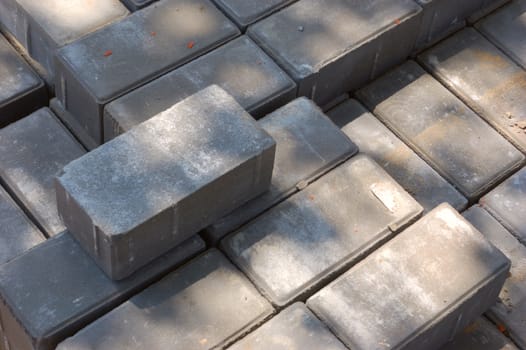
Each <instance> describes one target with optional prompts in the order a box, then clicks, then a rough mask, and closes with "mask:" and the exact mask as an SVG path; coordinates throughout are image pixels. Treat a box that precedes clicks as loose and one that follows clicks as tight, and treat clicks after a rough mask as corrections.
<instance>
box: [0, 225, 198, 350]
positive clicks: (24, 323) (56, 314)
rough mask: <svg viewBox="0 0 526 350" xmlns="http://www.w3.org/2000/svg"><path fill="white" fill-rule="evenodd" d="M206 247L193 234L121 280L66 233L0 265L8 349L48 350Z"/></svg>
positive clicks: (2, 317)
mask: <svg viewBox="0 0 526 350" xmlns="http://www.w3.org/2000/svg"><path fill="white" fill-rule="evenodd" d="M203 249H204V242H203V241H202V240H201V239H200V238H199V237H198V236H194V237H192V238H191V239H189V240H187V241H185V242H184V243H183V244H181V245H180V246H178V247H176V248H174V249H173V250H171V251H170V252H169V253H167V254H165V255H164V256H162V257H160V258H159V259H157V260H155V261H154V262H153V263H151V264H149V265H148V266H146V267H144V268H143V269H141V270H139V271H137V273H135V274H134V275H132V276H130V277H129V278H127V279H125V280H122V281H120V282H115V281H112V280H110V279H109V278H108V277H107V276H106V275H105V274H104V273H103V272H102V271H101V270H100V269H99V268H98V267H97V265H96V264H95V263H94V262H93V260H92V259H91V258H90V257H89V256H88V255H87V254H86V253H85V252H84V250H83V249H82V248H81V247H80V246H79V245H78V244H77V242H76V241H75V240H74V239H73V238H72V236H71V235H70V234H69V233H68V232H67V231H66V232H65V233H62V234H60V235H57V236H55V237H53V238H51V239H49V240H47V241H46V242H45V243H43V244H41V245H39V246H38V247H35V248H34V249H32V250H30V251H28V252H27V253H26V254H24V255H21V256H19V257H18V258H16V259H14V260H11V261H10V262H9V263H7V264H4V265H2V266H0V320H1V323H2V325H3V328H4V329H5V335H6V336H7V338H8V341H9V343H10V349H13V350H14V349H16V350H30V349H35V350H51V349H54V348H55V346H56V345H57V343H58V342H60V341H62V340H63V339H65V338H67V337H69V336H72V335H73V334H74V333H75V332H77V331H78V330H80V329H81V328H83V327H84V326H85V325H87V324H88V323H90V322H92V321H94V320H96V319H97V318H98V317H100V316H101V315H103V314H105V313H106V312H108V311H110V310H111V309H113V308H115V307H117V306H118V305H119V304H121V303H122V302H124V301H125V300H127V299H129V298H130V297H131V296H132V295H134V294H136V293H137V292H139V291H141V290H142V289H144V288H145V287H146V286H148V285H149V284H151V283H152V282H154V281H156V280H157V279H158V278H160V277H161V276H163V275H165V274H166V273H168V272H169V271H171V270H173V268H174V267H175V266H177V265H180V264H182V263H183V262H184V261H186V260H188V259H189V258H190V257H192V256H194V255H195V254H197V253H198V252H200V251H202V250H203Z"/></svg>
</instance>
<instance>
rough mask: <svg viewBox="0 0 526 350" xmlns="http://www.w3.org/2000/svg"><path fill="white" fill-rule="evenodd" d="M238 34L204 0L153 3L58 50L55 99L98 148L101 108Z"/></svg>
mask: <svg viewBox="0 0 526 350" xmlns="http://www.w3.org/2000/svg"><path fill="white" fill-rule="evenodd" d="M238 35H239V30H238V29H237V27H236V26H235V25H234V24H233V23H231V22H230V21H229V20H228V19H227V18H226V17H225V16H224V15H223V14H222V13H221V12H220V11H219V10H218V9H217V8H216V7H215V6H214V5H213V4H212V3H210V1H209V0H163V1H160V2H157V3H155V4H152V5H151V6H148V7H147V8H144V9H143V10H141V11H137V12H135V13H133V14H131V15H130V16H128V17H127V18H125V19H123V20H121V21H119V22H116V23H114V24H112V25H110V26H107V27H105V28H103V29H101V30H99V31H97V32H95V33H93V34H91V35H88V36H86V37H84V38H83V39H80V40H77V41H76V42H74V43H72V44H69V45H67V46H65V47H63V48H62V49H60V50H59V51H58V53H57V73H56V84H55V85H56V95H57V98H58V99H59V100H60V102H61V103H62V106H64V109H65V110H67V111H69V112H70V113H71V115H73V116H74V117H76V118H77V119H78V123H79V124H80V126H82V128H83V129H84V131H85V132H87V133H88V135H90V136H91V137H92V138H93V140H94V141H95V142H96V143H98V144H101V143H102V142H103V140H104V136H103V130H102V123H103V109H104V105H105V104H107V103H109V102H111V101H112V100H114V99H116V98H117V97H120V96H122V95H124V94H126V93H128V92H130V91H131V90H133V89H135V88H138V87H140V86H141V85H144V84H146V83H148V82H149V81H151V80H153V79H155V78H158V77H159V76H161V75H163V74H165V73H167V72H169V71H170V70H172V69H175V68H177V67H179V66H181V65H183V64H185V63H187V62H189V61H191V60H193V59H194V58H196V57H198V56H200V55H202V54H204V53H206V52H208V51H211V50H212V49H214V48H216V47H217V46H220V45H222V44H223V43H225V42H227V41H228V40H230V39H232V38H234V37H236V36H238ZM130 67H133V68H130Z"/></svg>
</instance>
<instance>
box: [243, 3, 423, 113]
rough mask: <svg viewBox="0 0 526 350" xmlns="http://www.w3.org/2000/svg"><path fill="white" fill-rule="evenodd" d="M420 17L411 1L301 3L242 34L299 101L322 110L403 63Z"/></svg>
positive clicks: (418, 10) (414, 38)
mask: <svg viewBox="0 0 526 350" xmlns="http://www.w3.org/2000/svg"><path fill="white" fill-rule="evenodd" d="M420 11H421V8H420V7H419V6H418V5H416V3H415V2H414V1H410V0H394V1H360V0H335V1H331V2H330V5H329V3H328V2H327V1H325V0H301V1H298V2H296V3H294V4H292V5H290V6H289V7H287V8H285V9H283V10H281V11H279V12H277V13H275V14H273V15H272V16H270V17H268V18H266V19H264V20H262V21H260V22H258V23H256V24H254V25H253V26H251V27H250V28H249V29H248V31H247V33H248V34H249V35H250V36H251V37H252V38H253V39H254V40H255V41H256V42H257V43H258V44H259V45H260V46H261V47H262V48H263V49H264V50H265V51H267V52H268V53H269V54H270V56H271V57H273V58H274V59H275V60H276V62H278V64H280V66H282V67H284V69H285V70H286V71H287V72H288V73H289V74H290V75H291V76H292V77H293V79H294V80H295V81H296V82H297V83H298V89H299V90H298V92H299V95H300V96H308V97H310V98H311V99H313V100H314V101H315V102H316V103H318V104H319V105H324V104H326V103H328V102H330V101H331V100H332V99H334V98H335V97H337V96H339V95H341V94H343V93H345V92H348V91H350V90H353V89H356V88H358V87H359V86H361V85H362V84H363V83H365V82H367V81H368V80H370V79H372V78H374V77H375V76H377V75H378V74H380V73H381V72H383V71H385V69H387V68H389V67H391V66H393V65H395V64H398V63H400V62H401V61H403V60H404V59H405V58H406V57H407V56H408V55H409V53H410V52H411V51H412V49H413V46H414V43H415V41H416V35H417V33H418V28H419V22H420ZM320 14H323V15H320Z"/></svg>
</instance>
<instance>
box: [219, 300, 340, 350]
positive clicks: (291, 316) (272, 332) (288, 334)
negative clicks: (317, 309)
mask: <svg viewBox="0 0 526 350" xmlns="http://www.w3.org/2000/svg"><path fill="white" fill-rule="evenodd" d="M248 349H250V350H269V349H272V350H320V349H324V350H347V348H346V347H345V346H344V345H343V344H342V343H341V342H340V341H339V340H338V338H336V337H335V336H334V335H333V334H332V333H331V332H330V331H329V330H328V329H327V327H326V326H325V325H324V324H323V323H322V322H321V321H320V320H318V319H317V318H316V316H314V315H313V314H312V312H310V311H309V310H308V309H307V308H306V307H305V304H303V303H296V304H294V305H291V306H289V307H288V308H286V309H285V310H283V311H282V312H281V313H280V314H279V315H277V316H275V317H274V318H273V319H271V320H270V321H268V322H267V323H265V324H264V325H263V326H261V327H259V328H258V329H257V330H256V331H254V332H253V333H251V334H249V335H248V336H246V337H245V338H243V339H241V340H240V341H239V342H237V343H236V344H234V345H233V346H231V347H229V348H228V350H248Z"/></svg>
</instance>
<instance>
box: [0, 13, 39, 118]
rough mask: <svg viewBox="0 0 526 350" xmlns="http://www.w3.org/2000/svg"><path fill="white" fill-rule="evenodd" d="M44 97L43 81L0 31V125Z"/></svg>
mask: <svg viewBox="0 0 526 350" xmlns="http://www.w3.org/2000/svg"><path fill="white" fill-rule="evenodd" d="M0 12H1V10H0ZM46 100H47V93H46V89H45V86H44V82H43V81H42V80H41V79H40V78H39V77H38V75H36V74H35V72H34V71H33V70H32V69H31V68H30V67H29V65H28V64H27V63H25V62H24V60H23V59H22V57H20V55H18V53H17V52H16V51H15V49H14V48H13V47H12V46H11V45H10V44H9V42H8V41H7V40H6V39H5V38H4V37H3V36H2V34H0V128H2V127H4V126H6V125H7V124H9V123H12V122H14V121H16V120H18V119H20V118H22V117H24V116H26V115H28V114H29V113H32V112H34V111H35V110H36V109H38V108H40V107H42V106H44V105H45V104H47V101H46Z"/></svg>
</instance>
